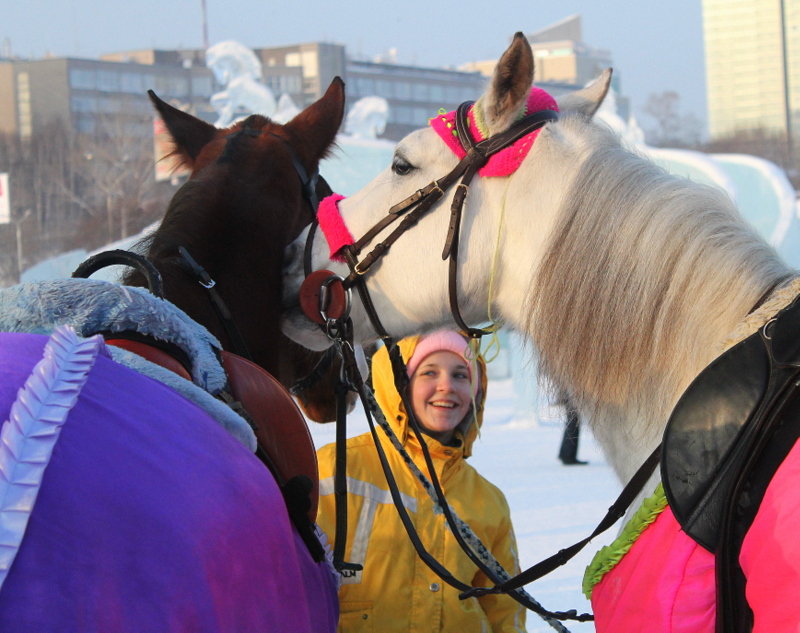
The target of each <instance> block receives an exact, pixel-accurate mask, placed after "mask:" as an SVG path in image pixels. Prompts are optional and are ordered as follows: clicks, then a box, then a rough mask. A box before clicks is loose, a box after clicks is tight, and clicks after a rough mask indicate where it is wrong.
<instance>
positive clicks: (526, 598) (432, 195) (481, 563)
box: [304, 102, 655, 632]
mask: <svg viewBox="0 0 800 633" xmlns="http://www.w3.org/2000/svg"><path fill="white" fill-rule="evenodd" d="M470 105H472V104H471V103H469V102H467V103H464V104H461V106H459V108H458V111H457V117H456V121H457V130H458V132H459V139H460V141H461V143H462V146H463V147H464V149H465V151H466V156H465V157H464V158H463V159H461V160H460V161H459V163H458V164H457V165H456V166H455V167H454V168H453V169H452V170H451V171H450V172H449V173H448V174H447V175H445V176H444V177H443V178H440V179H439V180H435V181H433V182H431V183H430V184H429V185H427V186H426V187H424V188H423V189H420V190H418V191H417V192H415V193H414V194H412V195H411V196H409V197H408V198H406V199H405V200H402V201H401V202H399V203H397V204H396V205H394V206H393V207H392V208H391V209H390V210H389V213H388V215H387V216H386V217H384V218H383V219H382V220H381V221H379V222H378V223H377V224H375V225H374V226H373V227H372V228H371V229H369V230H368V231H367V232H366V233H365V234H364V235H363V236H362V237H361V238H360V239H359V240H357V241H356V242H355V243H353V244H351V245H347V246H345V247H344V248H343V254H344V257H345V259H346V261H347V263H348V266H349V268H350V274H349V275H348V277H347V278H345V279H344V280H342V281H341V283H342V287H343V288H344V289H345V290H349V289H350V288H352V286H356V289H357V291H358V293H359V296H360V297H361V300H362V303H363V305H364V308H365V310H366V311H367V314H368V317H369V319H370V321H371V323H372V325H373V327H374V329H375V331H376V332H377V333H378V336H379V337H380V338H381V339H382V340H383V341H384V343H385V344H386V345H387V347H388V349H389V352H390V356H391V358H392V366H393V370H394V375H395V386H396V388H397V390H398V393H400V395H401V397H402V398H403V401H404V406H405V408H406V410H407V412H408V416H409V422H410V424H411V428H412V429H413V431H414V433H415V435H416V437H417V438H418V441H419V443H420V446H421V447H422V452H423V455H424V458H425V462H426V466H427V469H428V472H429V475H430V481H428V480H427V478H425V476H424V475H423V474H422V473H421V472H420V473H419V477H420V478H421V480H424V481H423V485H424V486H425V487H426V490H427V491H428V493H429V494H430V495H431V497H432V499H433V500H434V502H435V503H437V504H438V505H439V507H440V508H441V510H442V512H443V513H444V515H445V518H446V520H447V523H448V526H449V527H450V530H451V532H452V533H453V535H454V536H455V538H456V541H457V542H458V543H459V546H460V547H461V549H462V550H463V551H464V552H465V553H466V554H467V556H468V557H469V558H470V560H472V561H473V563H475V565H476V566H477V567H478V568H479V569H481V570H482V571H483V572H484V573H485V574H486V575H487V577H488V578H489V579H490V580H491V581H492V582H494V583H495V587H494V588H492V587H489V588H476V587H472V586H471V585H470V584H469V583H464V582H462V581H459V580H458V579H456V578H455V577H453V575H452V574H451V573H450V572H449V571H448V570H447V569H446V568H445V567H444V566H443V565H441V563H439V562H438V561H437V560H436V559H435V558H433V557H432V556H431V555H430V554H429V553H428V552H427V550H425V548H424V546H423V544H422V543H421V541H420V539H419V535H418V534H417V532H416V529H415V528H414V526H413V522H412V521H411V519H410V517H409V516H408V513H407V512H406V511H405V508H404V507H403V505H402V503H401V502H400V495H399V490H398V488H397V484H396V481H395V479H394V476H393V474H392V472H391V468H390V467H389V464H388V461H387V460H386V457H385V454H384V452H383V448H382V447H381V445H380V441H379V440H378V437H377V434H376V431H375V428H374V423H373V420H372V415H370V413H372V414H373V415H375V416H376V417H378V416H380V417H382V412H381V411H380V408H379V407H378V405H377V404H376V403H375V401H374V398H373V397H372V394H371V392H370V390H369V389H368V388H367V387H366V386H365V385H364V384H363V381H362V380H361V378H360V376H358V375H352V377H351V382H352V383H353V384H354V386H355V387H356V389H357V391H358V393H359V395H360V398H361V401H362V404H363V406H364V410H365V412H366V413H367V420H368V422H369V425H370V431H371V433H372V436H373V440H374V441H375V444H376V448H377V451H378V456H379V458H380V462H381V466H382V468H383V471H384V474H385V476H386V479H387V483H388V485H389V490H390V494H391V496H392V498H393V501H394V503H395V506H396V508H397V510H398V513H399V515H400V519H401V522H402V523H403V525H404V528H405V529H406V532H407V533H408V536H409V539H410V540H411V543H412V545H413V546H414V548H415V550H416V551H417V553H418V555H419V556H420V558H421V559H422V560H423V562H425V564H426V565H428V567H429V568H430V569H431V570H432V571H434V573H436V574H437V575H438V576H439V577H440V578H441V579H442V580H443V581H445V582H447V583H448V584H450V585H452V586H453V587H455V588H457V589H459V591H461V592H462V594H461V597H462V599H463V598H467V597H470V596H472V595H478V594H479V593H480V595H483V594H484V593H486V594H488V593H500V591H501V590H500V589H498V586H506V585H507V584H508V583H511V582H513V581H514V580H516V579H517V578H518V577H515V578H510V577H509V575H508V574H507V573H506V572H505V571H504V570H503V569H502V567H501V566H500V565H499V564H498V563H497V561H496V560H494V557H492V556H491V552H489V550H488V549H487V548H486V547H485V546H484V545H483V543H481V542H480V539H478V538H477V536H475V534H474V533H473V532H472V531H471V530H470V529H469V526H467V525H466V524H464V523H463V522H461V521H460V519H457V517H455V516H454V514H453V512H452V509H451V508H450V506H449V504H448V503H447V501H446V499H445V497H444V493H443V491H442V488H441V484H440V482H439V479H438V477H437V475H436V471H435V468H434V466H433V462H432V460H431V457H430V452H429V450H428V448H427V444H426V442H425V440H424V439H423V438H422V433H421V431H420V426H419V423H418V421H417V420H416V417H415V416H414V413H413V408H412V407H411V403H410V402H409V401H408V394H407V376H406V373H405V364H404V362H403V360H402V357H401V356H400V353H399V349H398V348H397V347H396V345H394V341H393V339H392V337H391V336H390V335H389V334H388V332H387V331H386V330H385V328H384V327H383V325H382V323H381V322H380V318H379V317H378V314H377V312H376V310H375V308H374V305H373V303H372V300H371V297H370V295H369V292H368V290H367V287H366V283H365V280H364V276H365V274H366V273H367V272H368V271H369V269H370V268H371V266H372V265H373V264H374V263H375V262H376V261H378V260H379V259H380V258H381V257H382V256H383V255H385V254H386V252H388V250H389V248H390V247H391V245H392V244H393V243H394V242H395V241H397V239H398V238H399V237H400V236H401V235H402V234H403V233H405V232H406V231H407V230H408V229H410V228H411V227H412V226H414V225H416V224H417V222H418V221H419V219H420V218H421V217H422V216H423V215H425V214H426V213H427V212H428V211H429V210H430V209H431V208H432V207H433V206H434V204H436V202H438V201H439V200H440V199H441V198H442V197H443V196H444V194H445V191H447V190H448V189H449V188H450V187H451V186H453V185H454V184H455V183H456V181H458V179H459V178H460V179H461V182H460V183H459V184H458V186H457V188H456V192H455V195H454V197H453V201H452V203H451V209H450V224H449V228H448V233H447V238H446V240H445V245H444V250H443V252H442V259H449V260H450V271H449V284H448V285H449V292H450V305H451V311H452V313H453V317H454V319H455V321H456V323H458V325H459V326H460V327H462V329H463V330H464V331H465V332H467V334H468V336H469V337H471V338H480V337H481V336H483V335H484V334H487V333H489V332H490V330H483V329H479V328H471V327H469V326H467V324H466V323H465V321H464V319H463V317H462V316H461V312H460V310H459V307H458V297H457V269H458V239H459V233H460V225H461V217H462V211H463V206H464V203H465V200H466V196H467V193H468V190H469V185H470V183H471V181H472V178H473V177H474V176H475V174H476V173H477V171H478V170H479V169H480V168H481V167H482V166H483V165H485V164H486V162H487V161H488V160H489V158H490V157H491V156H492V155H494V154H495V153H497V152H499V151H500V150H502V149H504V148H505V147H507V146H509V145H511V144H513V143H514V142H515V141H517V140H518V139H520V138H522V137H523V136H525V135H527V134H529V133H531V132H533V131H534V130H537V129H539V128H541V127H543V126H544V125H545V124H546V123H548V122H550V121H554V120H556V119H557V118H558V114H557V113H556V112H555V111H552V110H542V111H539V112H535V113H533V114H531V115H528V116H526V117H524V118H523V119H521V120H520V121H518V122H517V123H516V124H514V125H513V126H512V127H511V128H509V129H508V130H506V131H505V132H503V133H501V134H498V135H496V136H493V137H490V138H488V139H486V140H484V141H480V142H478V143H476V142H475V141H474V139H473V138H472V135H471V134H470V132H469V125H468V122H467V111H468V109H469V107H470ZM401 216H404V217H403V218H402V220H400V218H401ZM398 220H400V223H399V224H398V226H397V227H395V229H394V230H393V231H392V232H391V233H390V234H389V235H388V236H387V237H386V238H385V239H384V240H383V241H381V242H378V243H377V244H375V246H373V249H372V250H371V251H370V252H369V253H368V254H367V255H366V256H365V257H364V258H363V259H361V260H359V259H358V257H359V255H360V253H361V251H362V250H363V249H364V247H365V246H367V245H368V244H369V243H370V242H371V241H372V240H373V239H374V238H375V237H376V236H377V235H378V234H379V233H380V232H381V231H383V230H384V229H385V228H387V227H388V226H390V225H391V224H393V223H394V222H396V221H398ZM315 228H316V227H315V226H312V228H311V229H310V230H309V237H308V239H307V241H306V247H305V252H304V268H305V272H306V275H307V276H308V275H309V274H310V270H311V257H310V254H311V245H312V244H313V231H314V229H315ZM320 299H322V293H320ZM327 309H328V306H327V305H325V304H324V303H323V302H322V301H321V302H320V305H319V311H320V314H321V315H322V316H323V321H324V322H325V323H326V328H325V329H326V332H327V333H328V335H329V338H331V340H332V342H333V343H334V344H335V345H336V347H337V349H338V350H339V351H340V354H345V355H346V354H347V350H348V349H352V345H351V344H348V342H347V341H344V344H343V342H342V340H341V339H339V340H337V339H336V338H335V337H334V336H331V329H332V328H331V327H330V325H331V324H335V323H337V319H336V318H327V314H326V312H327ZM315 320H316V319H315ZM343 320H346V321H347V322H349V319H348V318H346V316H345V317H344V319H343ZM333 330H334V331H351V330H352V327H351V326H350V327H347V326H344V327H342V326H341V325H337V326H336V327H334V328H333ZM343 364H344V366H346V367H349V366H352V362H350V361H348V359H347V358H345V356H343ZM403 379H405V380H403ZM384 424H385V420H384ZM382 428H383V429H384V431H385V432H386V433H387V435H389V437H390V438H391V437H392V435H393V433H392V431H391V429H390V428H389V427H388V424H385V426H384V425H382ZM395 439H396V438H395ZM338 444H339V441H338V431H337V445H338ZM342 445H344V441H343V439H342ZM398 448H399V450H401V452H402V451H403V450H404V449H403V448H402V446H399V447H398ZM337 452H339V451H337ZM341 452H342V453H343V452H344V450H342V451H341ZM406 462H407V463H409V465H411V462H410V458H408V459H406ZM343 466H344V464H343V462H337V471H336V472H337V473H339V472H340V471H344V468H343ZM654 467H655V464H653V465H652V466H651V471H652V468H654ZM342 476H343V472H342ZM647 476H648V477H649V473H648V475H647ZM646 478H647V477H645V478H644V479H645V480H646ZM637 492H638V491H637ZM633 497H635V494H633V495H632V496H631V498H633ZM628 503H630V501H629V502H628ZM337 507H338V505H337ZM625 507H627V504H626V506H625ZM622 512H623V513H624V508H623V510H622ZM620 516H621V514H620ZM617 518H618V517H617ZM615 521H616V518H615V519H614V520H613V521H605V523H608V525H607V526H606V527H603V529H600V530H599V531H603V530H604V529H607V527H610V525H612V524H613V523H614V522H615ZM339 522H340V520H339V517H338V511H337V538H336V543H337V545H339V544H340V543H341V546H342V547H341V550H342V551H343V549H344V543H343V542H342V539H340V538H338V535H339V534H340V533H341V532H340V530H339V525H338V524H339ZM459 523H460V524H459ZM598 529H599V528H598ZM597 533H599V532H597ZM465 535H466V538H469V539H470V540H472V544H469V543H467V542H466V539H465ZM595 535H596V534H593V535H592V537H593V536H595ZM592 537H590V538H589V539H586V540H585V541H586V542H588V541H589V540H590V539H591V538H592ZM583 545H585V543H583V544H580V547H583ZM580 547H579V548H578V549H580ZM476 551H478V552H480V554H481V555H479V554H477V553H476ZM575 552H577V550H576V551H575ZM572 556H574V553H573V554H571V555H570V556H567V557H564V556H559V555H556V557H551V558H557V559H558V562H557V563H556V564H555V565H553V567H552V568H555V567H557V566H558V565H560V564H563V563H565V562H566V561H567V560H569V558H571V557H572ZM339 560H341V559H339ZM487 561H489V562H487ZM490 563H491V564H492V565H493V566H491V565H490ZM544 573H546V572H543V573H542V574H540V575H544ZM522 584H525V582H520V583H519V585H518V586H516V587H513V588H511V587H509V588H507V589H505V590H504V593H508V595H510V596H511V597H512V598H514V599H515V600H517V601H518V602H520V603H521V604H522V605H524V606H525V607H526V608H528V609H531V610H532V611H534V612H535V613H537V614H538V615H540V616H541V617H542V618H543V619H544V620H545V621H546V622H547V623H548V624H549V625H550V626H552V627H553V628H554V629H556V630H558V631H562V632H566V631H567V629H566V628H565V627H564V626H563V625H562V624H561V623H560V622H559V621H558V620H564V619H573V620H578V621H588V620H591V619H593V616H591V615H590V614H582V615H577V612H576V611H574V610H572V611H568V612H550V611H548V610H546V609H545V608H544V607H542V605H541V604H539V603H538V602H537V601H536V600H535V599H534V598H533V597H532V596H530V595H529V594H527V593H526V592H525V591H524V590H522V589H520V588H519V587H521V586H522Z"/></svg>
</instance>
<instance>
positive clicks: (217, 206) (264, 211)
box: [124, 77, 344, 422]
mask: <svg viewBox="0 0 800 633" xmlns="http://www.w3.org/2000/svg"><path fill="white" fill-rule="evenodd" d="M150 98H151V100H152V101H153V103H154V105H155V107H156V109H157V110H158V113H159V115H160V116H161V118H162V119H163V120H164V123H165V124H166V127H167V130H168V131H169V133H170V135H171V137H172V139H173V141H174V145H175V149H174V155H175V156H177V157H178V158H179V159H180V160H181V162H182V163H183V164H184V165H186V166H188V167H189V168H190V170H191V176H190V178H189V180H188V181H187V182H186V183H185V184H184V185H183V186H182V187H181V188H180V190H179V191H178V192H177V193H176V194H175V196H174V198H173V199H172V201H171V203H170V205H169V208H168V209H167V211H166V214H165V216H164V219H163V221H162V222H161V226H160V227H159V228H158V230H157V231H156V232H155V233H154V234H153V235H152V236H150V237H148V238H146V239H145V240H143V241H142V242H141V243H140V244H139V245H138V246H137V247H136V248H137V250H141V251H143V254H145V255H146V256H147V258H148V259H149V260H150V261H152V262H153V264H154V265H155V266H156V268H157V269H158V270H159V272H160V273H161V275H162V277H163V281H164V298H165V299H167V300H169V301H171V302H172V303H174V304H175V305H177V306H178V307H179V308H181V309H182V310H183V311H185V312H186V313H187V314H188V315H189V316H190V317H192V318H193V319H194V320H195V321H197V322H198V323H201V324H203V325H204V326H206V327H207V328H208V329H209V330H210V331H211V333H212V334H214V335H215V336H216V337H217V338H218V339H219V340H220V342H221V343H222V345H223V347H224V348H225V349H228V350H233V351H237V352H238V351H239V350H237V346H236V345H234V341H233V340H232V337H231V335H229V332H228V331H227V330H226V328H225V327H224V323H223V321H222V320H221V318H220V316H219V315H218V313H217V312H216V311H215V309H214V307H213V305H212V302H211V301H210V300H209V291H208V290H207V289H206V288H204V287H203V286H202V285H201V284H200V283H198V281H199V280H198V278H197V277H196V276H194V275H192V274H190V272H187V262H186V259H185V258H183V257H181V255H180V254H179V248H180V247H183V248H184V249H185V250H186V252H188V253H189V254H190V256H191V258H192V259H194V260H195V261H196V262H197V263H198V264H199V265H200V266H201V267H202V268H203V269H205V271H207V273H208V275H209V276H210V277H211V278H212V279H213V280H214V282H215V287H214V291H215V292H217V293H218V295H219V296H220V297H221V298H222V300H223V302H224V304H225V305H226V306H227V308H228V310H229V311H230V313H231V315H232V321H233V323H234V325H235V329H236V330H237V331H238V332H239V333H240V334H241V338H242V339H243V342H244V344H245V345H246V348H247V350H249V355H250V357H251V358H252V360H253V361H254V362H255V363H257V364H258V365H260V366H261V367H263V368H264V369H266V370H267V371H268V372H269V373H270V374H272V375H273V376H275V377H276V378H277V379H278V380H280V382H281V383H283V384H284V385H285V386H287V387H289V386H291V385H292V384H294V383H295V381H297V380H298V379H301V378H303V377H304V376H307V375H308V374H309V373H310V372H312V371H313V369H314V367H315V366H316V364H317V362H318V361H319V360H320V358H321V355H320V354H318V353H314V352H309V351H308V350H306V349H304V348H302V347H300V346H298V345H297V344H295V343H293V342H292V341H290V340H289V339H287V338H286V337H285V336H284V335H283V334H282V333H281V332H280V327H279V318H280V311H281V291H282V286H281V268H282V264H283V252H284V249H285V248H286V246H287V245H288V244H289V243H291V242H292V240H294V238H295V237H297V235H298V234H299V233H300V231H301V230H302V228H303V227H304V226H306V225H307V224H309V222H310V221H311V219H312V217H313V214H314V212H315V210H314V209H312V205H311V204H310V202H309V200H308V196H307V195H306V192H305V191H304V184H303V182H302V179H303V178H306V174H314V173H315V172H316V171H317V166H318V164H319V161H320V160H321V159H322V158H324V157H325V156H326V154H327V153H328V152H329V151H330V148H331V147H332V145H333V143H334V139H335V136H336V133H337V131H338V129H339V126H340V124H341V121H342V117H343V113H344V83H343V82H342V81H341V79H339V78H338V77H337V78H336V79H334V81H333V82H332V83H331V85H330V87H329V88H328V90H327V92H326V93H325V95H324V96H323V97H322V98H320V99H319V100H318V101H317V102H315V103H314V104H312V105H311V106H309V107H308V108H306V109H305V110H304V111H303V112H301V113H300V114H298V115H297V116H296V117H295V118H294V119H292V120H291V121H290V122H288V123H286V124H285V125H280V124H278V123H275V122H273V121H271V120H270V119H268V118H266V117H263V116H259V115H252V116H250V117H248V118H247V119H245V120H243V121H241V122H239V123H237V124H235V125H233V126H231V127H230V128H226V129H217V128H215V127H214V126H212V125H210V124H208V123H206V122H204V121H202V120H200V119H197V118H195V117H193V116H191V115H189V114H187V113H185V112H182V111H180V110H178V109H176V108H174V107H172V106H170V105H169V104H167V103H165V102H164V101H162V100H161V99H159V98H158V97H156V96H155V94H153V93H152V92H151V93H150ZM312 186H313V185H312ZM124 283H125V284H127V285H134V286H143V285H145V283H146V280H145V278H144V276H143V275H142V273H141V272H139V271H133V272H131V273H129V274H128V275H127V276H126V277H125V279H124ZM240 353H241V352H240ZM318 373H319V374H320V377H319V379H318V380H316V381H315V382H313V383H312V384H310V385H308V386H307V387H306V388H305V389H304V390H303V391H302V392H301V393H299V394H298V399H299V400H300V403H301V406H302V407H303V409H304V411H305V413H306V415H307V416H308V417H309V418H311V419H312V420H315V421H317V422H326V421H330V420H333V419H334V418H335V399H334V384H335V381H336V379H337V377H338V361H337V362H334V363H333V364H331V365H330V367H329V369H327V370H326V371H322V372H318Z"/></svg>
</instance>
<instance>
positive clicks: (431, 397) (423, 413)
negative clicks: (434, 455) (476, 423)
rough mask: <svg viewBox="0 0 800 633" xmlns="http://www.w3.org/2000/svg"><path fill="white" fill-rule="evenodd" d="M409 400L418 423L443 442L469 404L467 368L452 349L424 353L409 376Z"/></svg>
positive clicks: (470, 402) (445, 441)
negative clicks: (421, 359)
mask: <svg viewBox="0 0 800 633" xmlns="http://www.w3.org/2000/svg"><path fill="white" fill-rule="evenodd" d="M411 404H412V406H413V407H414V413H415V414H416V416H417V420H418V421H419V423H420V424H421V425H422V426H423V427H425V429H426V430H427V431H428V433H429V434H430V435H432V436H433V437H435V438H436V439H437V440H439V441H440V442H441V443H442V444H447V443H449V442H450V440H451V439H452V438H453V432H454V431H455V428H456V427H457V426H458V425H459V424H460V423H461V421H462V420H463V419H464V416H466V415H467V411H469V407H470V405H471V404H472V389H471V384H470V379H469V368H468V367H467V364H466V363H465V362H464V359H463V358H461V357H460V356H458V355H457V354H454V353H453V352H447V351H441V352H434V353H433V354H429V355H428V356H426V357H425V358H424V359H423V361H422V363H420V365H419V367H417V370H416V371H415V372H414V375H413V376H412V377H411Z"/></svg>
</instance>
